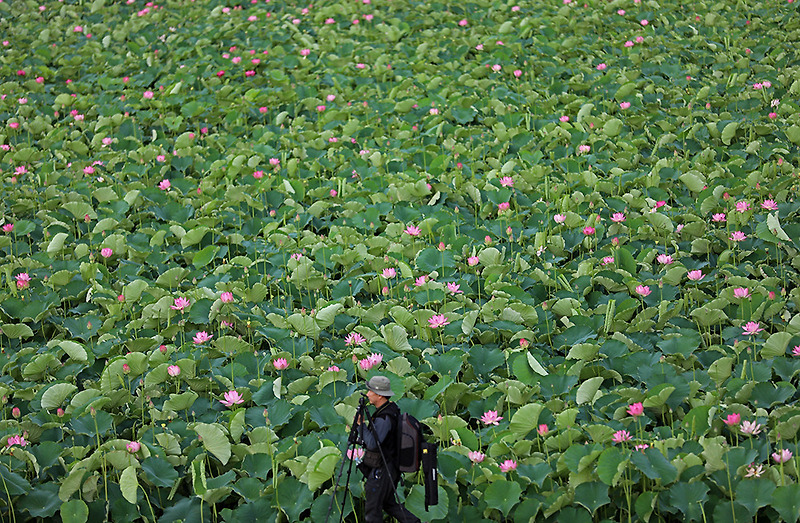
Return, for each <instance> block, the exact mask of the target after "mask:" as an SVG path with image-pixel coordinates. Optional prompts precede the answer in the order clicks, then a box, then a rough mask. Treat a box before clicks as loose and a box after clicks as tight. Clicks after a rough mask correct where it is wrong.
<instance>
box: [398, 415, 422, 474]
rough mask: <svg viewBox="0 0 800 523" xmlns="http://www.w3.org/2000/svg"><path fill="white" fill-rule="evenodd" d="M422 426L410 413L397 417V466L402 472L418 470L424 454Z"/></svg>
mask: <svg viewBox="0 0 800 523" xmlns="http://www.w3.org/2000/svg"><path fill="white" fill-rule="evenodd" d="M422 444H423V438H422V426H421V425H420V423H419V420H418V419H417V418H415V417H414V416H411V415H410V414H405V413H403V414H400V416H398V419H397V466H398V468H399V469H400V472H417V471H418V470H419V464H420V459H421V456H422Z"/></svg>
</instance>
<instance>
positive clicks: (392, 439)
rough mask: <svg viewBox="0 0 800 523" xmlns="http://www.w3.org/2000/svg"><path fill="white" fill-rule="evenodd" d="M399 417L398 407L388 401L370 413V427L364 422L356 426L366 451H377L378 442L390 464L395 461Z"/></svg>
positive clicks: (394, 463) (393, 463)
mask: <svg viewBox="0 0 800 523" xmlns="http://www.w3.org/2000/svg"><path fill="white" fill-rule="evenodd" d="M399 417H400V408H399V407H398V406H397V404H395V403H394V402H392V401H388V402H386V403H384V404H383V405H382V406H381V408H379V409H378V410H376V411H375V414H373V415H372V423H371V426H370V427H367V426H366V425H365V424H361V425H360V426H359V427H358V428H359V435H360V436H361V439H362V441H363V442H364V447H365V448H366V451H367V452H370V451H372V452H376V453H377V452H378V444H380V447H381V450H383V456H384V458H386V462H387V463H390V464H392V465H396V463H397V420H398V419H399ZM373 429H374V430H373ZM376 436H377V438H376ZM378 459H380V456H378Z"/></svg>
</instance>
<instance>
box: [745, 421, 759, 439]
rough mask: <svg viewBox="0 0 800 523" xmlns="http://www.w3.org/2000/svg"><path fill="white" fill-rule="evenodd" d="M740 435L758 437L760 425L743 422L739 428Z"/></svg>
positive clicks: (752, 422) (753, 422)
mask: <svg viewBox="0 0 800 523" xmlns="http://www.w3.org/2000/svg"><path fill="white" fill-rule="evenodd" d="M740 429H741V431H742V434H747V435H748V436H758V435H759V434H760V433H761V425H759V424H758V423H756V422H755V421H743V422H742V425H741V427H740Z"/></svg>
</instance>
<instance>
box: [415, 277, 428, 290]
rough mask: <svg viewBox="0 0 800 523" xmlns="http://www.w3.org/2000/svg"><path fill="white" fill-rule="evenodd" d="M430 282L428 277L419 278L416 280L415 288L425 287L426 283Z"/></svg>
mask: <svg viewBox="0 0 800 523" xmlns="http://www.w3.org/2000/svg"><path fill="white" fill-rule="evenodd" d="M426 281H428V277H427V276H426V275H424V274H423V275H422V276H418V277H417V279H416V280H414V286H415V287H422V286H423V285H425V282H426Z"/></svg>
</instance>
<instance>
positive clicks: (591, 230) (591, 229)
mask: <svg viewBox="0 0 800 523" xmlns="http://www.w3.org/2000/svg"><path fill="white" fill-rule="evenodd" d="M595 230H596V229H595V228H594V227H591V226H586V227H584V228H583V234H584V235H585V236H591V235H592V234H594V233H595Z"/></svg>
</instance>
